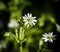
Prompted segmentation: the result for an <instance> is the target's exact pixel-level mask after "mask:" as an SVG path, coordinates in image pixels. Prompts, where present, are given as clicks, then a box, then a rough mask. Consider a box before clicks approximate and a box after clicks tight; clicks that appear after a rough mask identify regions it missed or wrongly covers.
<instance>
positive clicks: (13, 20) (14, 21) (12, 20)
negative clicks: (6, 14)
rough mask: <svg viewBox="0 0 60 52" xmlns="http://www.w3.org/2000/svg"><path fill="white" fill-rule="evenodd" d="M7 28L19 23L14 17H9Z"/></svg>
mask: <svg viewBox="0 0 60 52" xmlns="http://www.w3.org/2000/svg"><path fill="white" fill-rule="evenodd" d="M8 27H9V28H18V27H19V24H18V22H17V21H16V20H15V19H11V20H10V21H9V23H8Z"/></svg>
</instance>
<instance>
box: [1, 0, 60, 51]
mask: <svg viewBox="0 0 60 52" xmlns="http://www.w3.org/2000/svg"><path fill="white" fill-rule="evenodd" d="M59 5H60V1H59V0H0V52H17V51H18V48H17V46H16V43H15V42H14V40H13V38H12V37H9V38H6V37H4V33H5V32H8V31H9V28H8V26H7V24H8V22H9V20H10V19H16V20H17V19H20V17H22V16H24V14H27V13H32V15H33V16H36V17H37V23H36V26H33V27H32V28H30V29H28V30H27V31H26V32H25V34H26V37H27V41H25V42H24V43H23V48H24V52H37V49H38V47H39V40H40V38H41V36H42V34H43V33H47V32H53V34H54V35H57V36H56V40H54V42H53V43H49V42H48V43H47V44H46V45H47V46H46V45H45V47H43V49H42V52H60V33H59V32H58V31H57V27H56V24H58V25H60V6H59Z"/></svg>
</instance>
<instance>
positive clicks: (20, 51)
mask: <svg viewBox="0 0 60 52" xmlns="http://www.w3.org/2000/svg"><path fill="white" fill-rule="evenodd" d="M22 49H23V47H22V43H20V47H19V52H23V51H22Z"/></svg>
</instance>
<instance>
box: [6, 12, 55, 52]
mask: <svg viewBox="0 0 60 52" xmlns="http://www.w3.org/2000/svg"><path fill="white" fill-rule="evenodd" d="M36 22H37V20H36V17H33V16H32V14H30V13H27V14H25V15H24V16H22V17H20V19H18V20H16V19H11V20H10V21H9V23H8V27H9V28H13V29H14V32H15V33H13V32H11V31H10V32H6V33H5V36H6V37H7V38H8V36H12V37H13V38H14V40H15V41H16V42H17V45H18V48H19V52H23V42H25V41H26V40H27V39H26V35H25V32H26V27H32V26H34V25H35V24H36ZM27 30H28V28H27ZM53 40H55V35H53V32H51V33H50V32H49V33H44V34H42V38H41V39H40V40H39V49H38V51H37V52H40V50H41V49H42V45H43V43H44V42H45V43H46V42H48V41H49V42H52V43H53Z"/></svg>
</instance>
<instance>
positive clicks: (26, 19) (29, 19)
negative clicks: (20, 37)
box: [23, 13, 37, 26]
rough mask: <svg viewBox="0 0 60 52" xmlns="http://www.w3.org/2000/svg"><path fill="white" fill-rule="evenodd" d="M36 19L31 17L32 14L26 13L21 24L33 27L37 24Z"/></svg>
mask: <svg viewBox="0 0 60 52" xmlns="http://www.w3.org/2000/svg"><path fill="white" fill-rule="evenodd" d="M35 18H36V17H32V14H29V13H27V15H26V14H25V16H23V22H24V23H25V25H28V24H29V25H31V26H33V25H35V23H36V22H37V20H36V19H35Z"/></svg>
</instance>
